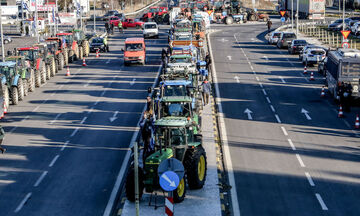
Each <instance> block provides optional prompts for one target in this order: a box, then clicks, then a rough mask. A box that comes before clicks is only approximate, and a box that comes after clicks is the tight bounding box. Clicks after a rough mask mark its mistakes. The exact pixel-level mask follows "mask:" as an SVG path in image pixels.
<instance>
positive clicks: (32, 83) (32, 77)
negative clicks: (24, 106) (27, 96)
mask: <svg viewBox="0 0 360 216" xmlns="http://www.w3.org/2000/svg"><path fill="white" fill-rule="evenodd" d="M28 86H29V92H33V91H35V74H34V70H33V69H31V71H30V79H28Z"/></svg>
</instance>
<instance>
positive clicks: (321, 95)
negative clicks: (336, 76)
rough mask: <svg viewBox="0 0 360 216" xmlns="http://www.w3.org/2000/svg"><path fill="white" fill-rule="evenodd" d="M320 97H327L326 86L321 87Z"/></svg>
mask: <svg viewBox="0 0 360 216" xmlns="http://www.w3.org/2000/svg"><path fill="white" fill-rule="evenodd" d="M320 97H325V87H324V86H323V87H322V89H321V94H320Z"/></svg>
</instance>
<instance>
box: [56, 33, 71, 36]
mask: <svg viewBox="0 0 360 216" xmlns="http://www.w3.org/2000/svg"><path fill="white" fill-rule="evenodd" d="M72 34H73V33H72V32H63V33H57V34H56V36H67V35H72Z"/></svg>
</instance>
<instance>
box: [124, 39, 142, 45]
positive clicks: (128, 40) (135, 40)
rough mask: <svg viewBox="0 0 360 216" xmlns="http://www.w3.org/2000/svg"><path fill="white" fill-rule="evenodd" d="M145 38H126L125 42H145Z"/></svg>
mask: <svg viewBox="0 0 360 216" xmlns="http://www.w3.org/2000/svg"><path fill="white" fill-rule="evenodd" d="M143 42H144V38H126V40H125V43H126V44H127V43H143Z"/></svg>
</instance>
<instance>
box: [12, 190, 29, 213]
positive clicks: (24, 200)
mask: <svg viewBox="0 0 360 216" xmlns="http://www.w3.org/2000/svg"><path fill="white" fill-rule="evenodd" d="M31 195H32V193H28V194H26V196H25V198H24V199H23V200H22V201H21V203H20V204H19V206H18V207H17V208H16V209H15V211H14V212H15V213H17V212H19V211H20V210H21V209H22V207H24V205H25V204H26V202H27V201H28V200H29V199H30V197H31Z"/></svg>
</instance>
